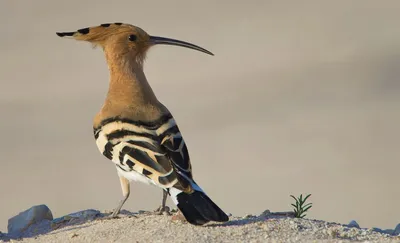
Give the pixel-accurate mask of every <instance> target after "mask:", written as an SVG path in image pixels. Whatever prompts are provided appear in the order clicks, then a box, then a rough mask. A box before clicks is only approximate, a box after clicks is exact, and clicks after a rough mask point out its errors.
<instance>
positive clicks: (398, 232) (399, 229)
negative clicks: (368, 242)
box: [393, 224, 400, 236]
mask: <svg viewBox="0 0 400 243" xmlns="http://www.w3.org/2000/svg"><path fill="white" fill-rule="evenodd" d="M393 234H394V235H399V236H400V224H398V225H397V226H396V228H394V232H393Z"/></svg>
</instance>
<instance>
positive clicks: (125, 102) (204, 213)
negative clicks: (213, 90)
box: [56, 23, 229, 225]
mask: <svg viewBox="0 0 400 243" xmlns="http://www.w3.org/2000/svg"><path fill="white" fill-rule="evenodd" d="M56 34H57V35H58V36H60V37H69V38H72V39H75V40H79V41H87V42H89V43H91V44H92V45H94V47H96V46H101V47H102V49H103V52H104V54H105V58H106V61H107V64H108V69H109V72H110V81H109V89H108V93H107V96H106V99H105V102H104V104H103V106H102V108H101V110H100V111H99V112H98V113H97V114H96V116H95V117H94V121H93V130H94V137H95V140H96V144H97V147H98V149H99V150H100V152H101V153H102V154H103V155H104V156H105V157H106V158H108V159H109V160H111V161H112V162H113V163H114V164H115V166H116V170H117V173H118V176H119V180H120V183H121V188H122V194H123V198H122V200H121V201H120V202H119V203H118V205H117V207H116V208H115V210H114V211H113V213H112V214H111V216H110V217H112V218H113V217H116V216H117V215H118V214H119V213H120V210H121V208H122V206H123V205H124V203H125V202H126V200H127V199H128V197H129V194H130V182H132V181H138V182H142V183H146V184H149V185H153V186H156V187H159V188H161V189H162V190H163V198H162V202H161V206H160V211H163V210H164V209H165V203H166V198H167V196H168V195H169V196H170V197H171V199H172V201H173V202H174V204H175V205H176V206H177V207H178V209H179V211H180V212H181V213H182V214H183V216H184V217H185V219H186V220H187V221H188V222H189V223H191V224H194V225H203V224H205V223H207V222H210V221H215V222H226V221H228V220H229V218H228V216H227V215H226V214H225V213H224V212H223V211H222V210H221V209H220V208H219V207H218V206H217V205H216V204H215V203H214V202H213V201H212V200H211V199H210V198H209V197H208V196H207V194H206V193H205V192H204V191H203V190H202V189H201V188H200V186H199V185H198V184H197V183H196V182H195V180H194V179H193V174H192V166H191V161H190V158H189V153H188V149H187V146H186V144H185V141H184V139H183V137H182V134H181V132H180V130H179V128H178V125H177V123H176V121H175V119H174V117H173V116H172V114H171V112H170V111H169V110H168V109H167V107H165V106H164V105H163V104H162V103H161V102H160V101H159V100H158V99H157V97H156V95H155V93H154V92H153V90H152V88H151V87H150V85H149V83H148V81H147V79H146V76H145V74H144V71H143V62H144V60H145V57H146V53H147V51H148V50H149V48H150V47H152V46H154V45H160V44H164V45H175V46H181V47H186V48H191V49H194V50H197V51H201V52H204V53H207V54H209V55H213V53H211V52H210V51H208V50H206V49H204V48H202V47H199V46H197V45H194V44H191V43H188V42H184V41H180V40H175V39H171V38H165V37H158V36H150V35H149V34H147V33H146V32H145V31H144V30H142V29H141V28H139V27H136V26H133V25H131V24H124V23H113V24H101V25H99V26H93V27H88V28H83V29H79V30H77V31H73V32H56Z"/></svg>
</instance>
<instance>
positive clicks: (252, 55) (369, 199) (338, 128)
mask: <svg viewBox="0 0 400 243" xmlns="http://www.w3.org/2000/svg"><path fill="white" fill-rule="evenodd" d="M399 9H400V2H399V1H394V0H393V1H390V0H385V1H374V0H370V1H368V0H354V1H345V0H341V1H329V2H328V1H301V2H300V1H290V2H289V1H278V0H276V1H267V0H260V1H256V0H253V1H246V2H244V1H218V2H217V1H211V0H204V1H177V0H174V1H168V2H166V1H165V2H161V1H147V2H145V1H133V0H129V1H128V0H126V1H104V0H97V1H94V0H91V1H78V0H69V1H50V0H47V1H45V0H36V1H22V0H3V1H1V2H0V30H1V38H0V52H1V56H0V112H1V116H2V119H1V122H0V134H1V139H0V153H1V160H0V183H1V184H0V195H1V196H0V197H1V200H0V230H1V231H3V232H4V231H7V229H6V228H7V220H8V218H10V217H12V216H14V215H16V214H18V213H19V212H21V211H23V210H25V209H27V208H29V207H31V206H33V205H36V204H47V205H48V206H49V207H50V209H51V210H52V212H53V214H54V217H59V216H62V215H63V214H67V213H71V212H75V211H79V210H83V209H88V208H95V209H99V210H104V209H113V208H114V207H115V206H116V204H117V203H118V201H119V200H120V198H121V188H120V185H119V180H118V176H117V173H116V170H115V167H114V166H113V165H112V163H111V162H110V161H108V160H107V159H106V158H105V157H104V156H103V155H101V154H100V153H99V151H98V150H97V147H96V145H95V140H94V137H93V132H92V119H93V117H94V115H95V114H96V113H97V111H98V110H99V109H100V108H101V106H102V104H103V100H104V98H105V95H106V92H107V88H108V70H107V65H106V62H105V59H104V56H103V53H102V50H101V49H95V50H93V49H92V48H91V46H90V44H88V43H84V42H77V41H74V40H68V39H61V38H59V37H57V36H56V34H55V32H56V31H75V30H77V29H80V28H85V27H89V26H95V25H100V24H102V23H108V22H125V23H131V24H134V25H137V26H139V27H141V28H143V29H144V30H145V31H147V32H148V33H149V34H153V35H159V36H165V37H171V38H176V39H181V40H185V41H189V42H192V43H195V44H197V45H200V46H202V47H205V48H207V49H209V50H210V51H212V52H214V53H215V56H214V57H211V56H208V55H205V54H202V53H200V52H195V51H192V50H189V49H184V48H178V47H171V46H159V47H154V48H153V49H151V50H150V52H149V53H148V58H147V62H146V64H145V73H146V75H147V78H148V80H149V82H150V84H151V85H152V87H153V89H154V91H155V92H156V94H157V95H158V97H159V99H160V100H161V101H162V102H163V103H164V104H165V105H166V106H167V107H169V109H170V110H171V112H172V113H173V115H174V116H175V117H176V120H177V122H178V123H179V126H180V128H181V130H182V133H183V135H184V137H185V139H186V142H187V144H188V148H189V151H190V155H191V158H192V163H193V169H194V176H195V179H196V180H197V182H198V183H199V184H200V185H201V186H202V187H203V188H204V190H205V191H206V192H207V193H208V194H209V195H210V197H211V198H212V199H213V200H214V201H215V202H216V203H217V204H218V205H219V206H221V207H222V208H223V209H224V210H225V211H226V212H228V213H233V214H234V215H244V214H248V213H250V214H259V213H261V212H262V211H264V210H265V209H270V210H271V211H289V210H291V206H290V203H292V201H293V200H292V199H291V198H290V197H289V195H290V194H293V195H299V194H301V193H303V194H308V193H311V194H312V196H311V198H310V199H309V200H310V202H312V203H313V204H314V206H313V208H312V209H311V211H310V212H309V213H308V215H307V217H309V218H316V219H322V220H327V221H335V222H339V223H348V222H349V221H350V220H352V219H355V220H357V222H359V224H360V225H361V227H381V228H393V227H395V225H396V224H397V223H400V221H399V220H400V211H399V210H398V207H399V205H400V189H399V182H400V178H399V171H400V163H399V162H400V152H399V145H400V128H399V124H400V81H399V75H400V28H399V24H398V23H399V22H400V15H399ZM161 196H162V193H161V190H160V189H157V188H154V187H150V186H146V185H142V184H138V183H134V184H133V185H132V193H131V196H130V199H129V200H128V201H127V203H126V204H125V207H124V208H125V209H128V210H139V209H145V210H153V209H155V208H157V207H158V206H159V204H160V202H161ZM168 203H169V205H171V200H170V199H168Z"/></svg>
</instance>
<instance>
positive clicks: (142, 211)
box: [138, 210, 147, 214]
mask: <svg viewBox="0 0 400 243" xmlns="http://www.w3.org/2000/svg"><path fill="white" fill-rule="evenodd" d="M138 213H139V214H143V213H147V211H145V210H139V211H138Z"/></svg>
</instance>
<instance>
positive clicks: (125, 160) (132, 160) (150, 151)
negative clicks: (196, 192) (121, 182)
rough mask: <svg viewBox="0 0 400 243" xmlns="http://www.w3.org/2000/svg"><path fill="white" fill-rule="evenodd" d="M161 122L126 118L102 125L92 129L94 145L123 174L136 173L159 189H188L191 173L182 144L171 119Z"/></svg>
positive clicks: (183, 143) (165, 118)
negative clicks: (141, 122) (173, 187)
mask: <svg viewBox="0 0 400 243" xmlns="http://www.w3.org/2000/svg"><path fill="white" fill-rule="evenodd" d="M162 121H163V122H160V121H158V122H157V123H156V124H157V125H154V124H151V125H149V124H137V122H133V121H128V120H126V119H125V120H118V119H115V120H114V121H112V122H108V123H103V126H102V127H101V128H100V129H97V130H96V129H95V138H96V143H97V145H98V148H99V150H100V152H101V153H103V155H104V156H106V157H107V158H108V159H110V160H112V161H113V162H114V163H115V164H116V166H117V167H119V169H121V170H123V171H124V172H126V173H129V172H132V173H136V172H137V173H139V174H141V175H143V176H145V177H147V178H149V179H151V180H152V181H153V182H154V184H156V185H158V186H160V187H163V188H168V187H171V186H176V187H179V189H183V190H190V188H191V187H190V184H191V183H190V180H191V178H192V173H191V165H190V159H189V154H188V151H187V147H186V144H185V142H184V140H183V138H182V136H181V134H180V132H179V129H178V127H177V125H176V123H175V120H174V119H173V117H172V116H170V115H169V116H167V117H163V118H162ZM153 123H155V122H153ZM128 175H129V174H128ZM128 179H129V178H128Z"/></svg>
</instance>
